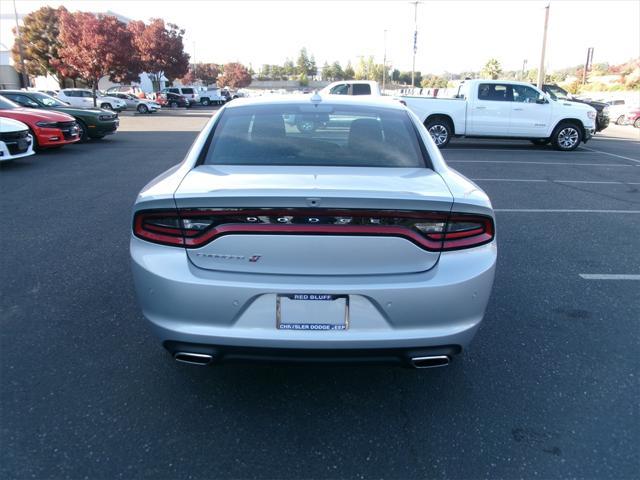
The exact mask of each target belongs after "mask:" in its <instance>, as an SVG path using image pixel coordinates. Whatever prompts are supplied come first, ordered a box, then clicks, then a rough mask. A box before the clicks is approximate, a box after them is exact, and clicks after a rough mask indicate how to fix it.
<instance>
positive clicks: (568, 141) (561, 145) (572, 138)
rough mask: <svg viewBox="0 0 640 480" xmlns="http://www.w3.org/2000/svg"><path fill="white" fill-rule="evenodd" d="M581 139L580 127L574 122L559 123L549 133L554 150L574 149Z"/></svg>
mask: <svg viewBox="0 0 640 480" xmlns="http://www.w3.org/2000/svg"><path fill="white" fill-rule="evenodd" d="M581 141H582V132H581V131H580V127H578V126H577V125H576V124H574V123H561V124H560V125H558V126H557V127H556V129H555V131H554V132H553V135H551V142H552V143H553V146H554V147H555V149H556V150H562V151H565V152H569V151H571V150H575V149H576V148H578V145H580V142H581Z"/></svg>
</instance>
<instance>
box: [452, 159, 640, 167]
mask: <svg viewBox="0 0 640 480" xmlns="http://www.w3.org/2000/svg"><path fill="white" fill-rule="evenodd" d="M445 160H446V162H447V163H512V164H513V163H515V164H529V165H572V166H574V167H637V166H639V165H628V164H626V163H570V162H526V161H525V162H514V161H511V160H447V159H445Z"/></svg>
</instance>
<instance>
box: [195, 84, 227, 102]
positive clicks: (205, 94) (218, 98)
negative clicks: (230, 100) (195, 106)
mask: <svg viewBox="0 0 640 480" xmlns="http://www.w3.org/2000/svg"><path fill="white" fill-rule="evenodd" d="M198 95H199V97H200V103H201V104H202V105H212V104H213V105H222V104H223V103H225V102H226V101H227V99H226V98H225V97H223V96H222V93H220V89H219V88H204V87H201V88H199V89H198Z"/></svg>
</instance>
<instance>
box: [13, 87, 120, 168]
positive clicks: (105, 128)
mask: <svg viewBox="0 0 640 480" xmlns="http://www.w3.org/2000/svg"><path fill="white" fill-rule="evenodd" d="M119 123H120V121H119V119H118V114H117V113H116V112H112V111H109V110H103V109H99V108H93V109H92V108H77V107H72V106H70V105H69V104H67V103H65V102H62V101H61V100H58V99H57V98H54V97H52V96H51V95H48V94H46V93H42V92H34V91H25V90H0V125H1V128H0V152H1V153H2V154H1V155H0V161H7V160H14V159H16V158H20V157H25V156H28V155H33V153H35V151H37V150H39V149H46V148H60V147H63V146H65V145H68V144H70V143H76V142H84V141H87V140H89V139H100V138H103V137H105V136H106V135H111V134H114V133H115V132H116V130H117V129H118V126H119Z"/></svg>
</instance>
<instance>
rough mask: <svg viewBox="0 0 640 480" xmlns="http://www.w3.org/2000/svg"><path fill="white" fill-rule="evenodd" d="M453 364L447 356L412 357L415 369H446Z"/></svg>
mask: <svg viewBox="0 0 640 480" xmlns="http://www.w3.org/2000/svg"><path fill="white" fill-rule="evenodd" d="M449 362H451V359H450V358H449V357H448V356H447V355H434V356H431V357H412V358H411V365H412V366H413V368H435V367H446V366H447V365H449Z"/></svg>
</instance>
